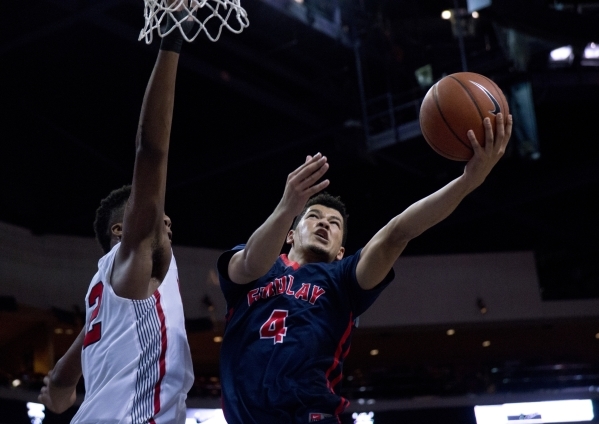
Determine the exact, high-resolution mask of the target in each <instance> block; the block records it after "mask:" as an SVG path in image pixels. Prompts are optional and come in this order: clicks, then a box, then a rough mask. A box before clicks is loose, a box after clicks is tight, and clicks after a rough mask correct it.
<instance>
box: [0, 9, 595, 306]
mask: <svg viewBox="0 0 599 424" xmlns="http://www.w3.org/2000/svg"><path fill="white" fill-rule="evenodd" d="M492 3H493V4H492V5H491V7H488V8H485V9H482V10H481V11H480V16H479V18H478V19H476V20H474V19H472V18H471V17H467V18H465V19H466V21H465V25H464V26H463V27H462V30H463V31H464V32H463V35H464V38H463V41H464V49H463V50H461V49H460V43H459V38H456V32H455V28H456V27H455V26H452V23H451V21H445V20H442V19H441V18H440V15H441V11H442V10H444V9H453V8H455V5H456V4H457V5H458V8H462V9H464V8H466V1H465V0H459V1H457V2H454V1H453V0H434V1H420V0H387V1H385V0H339V1H338V2H334V1H329V0H312V1H309V0H304V3H303V4H299V3H294V2H293V1H292V0H289V1H288V2H286V1H274V0H245V1H242V4H243V6H244V7H245V8H246V9H247V11H248V15H249V18H250V22H251V23H250V27H249V28H248V29H247V30H245V31H244V32H243V33H242V34H239V35H233V34H228V33H225V34H223V36H222V37H221V39H220V40H219V41H217V42H216V43H212V42H209V41H206V40H205V39H198V40H197V41H196V42H194V43H193V44H191V45H186V46H185V47H184V52H183V54H182V57H181V63H180V70H179V74H178V86H177V97H176V106H175V115H174V123H173V134H172V144H171V151H170V162H169V175H168V191H167V204H166V205H167V213H168V214H169V215H170V216H171V218H172V219H173V222H174V227H173V229H174V242H175V243H176V244H181V245H186V246H200V247H208V248H216V249H225V248H228V247H230V246H232V245H235V244H237V243H239V242H243V241H244V240H246V239H247V238H248V237H249V235H250V234H251V232H252V231H253V230H254V229H255V228H256V227H258V226H259V225H260V223H261V222H262V221H263V220H264V219H265V218H266V216H267V215H268V214H269V213H270V212H271V211H272V210H273V209H274V207H275V206H276V204H277V202H278V200H279V198H280V196H281V194H282V192H283V187H284V183H285V179H286V176H287V174H288V173H289V172H290V171H292V170H293V169H294V168H295V167H296V166H298V165H299V164H301V163H302V162H303V160H304V158H305V155H307V154H313V153H316V152H318V151H320V152H323V153H324V154H326V155H327V156H328V158H329V162H330V164H331V169H330V171H329V175H328V177H329V178H330V180H331V182H332V183H331V186H330V189H329V191H330V192H332V193H333V194H339V195H341V196H342V198H343V199H344V200H345V202H346V204H347V206H348V209H349V212H350V236H349V243H348V249H349V251H355V250H356V249H357V248H359V247H360V246H362V245H363V244H364V243H366V242H367V241H368V239H369V238H370V237H371V236H372V235H373V234H374V233H375V232H376V231H377V230H378V229H379V228H380V227H381V226H383V225H384V224H385V223H386V222H387V221H388V220H389V219H391V218H392V217H393V216H394V215H396V214H397V213H399V212H401V211H402V210H403V209H404V208H405V207H407V206H409V205H410V204H411V203H413V202H414V201H416V200H418V199H420V198H422V197H424V196H426V195H428V194H430V193H431V192H433V191H434V190H436V189H438V188H440V187H441V186H443V185H444V184H446V183H447V182H448V181H450V180H451V179H453V178H455V177H456V176H458V175H459V174H460V172H461V170H462V168H463V165H464V164H463V163H456V162H451V161H449V160H446V159H443V158H441V157H440V156H438V155H437V154H436V153H434V152H433V151H432V150H431V149H430V148H429V147H428V145H427V144H426V143H425V141H424V139H423V138H422V137H421V136H420V135H418V134H417V132H416V133H415V134H414V133H412V134H411V135H410V136H405V137H404V138H403V139H401V137H400V139H401V141H398V140H395V139H393V138H392V137H391V138H389V137H387V138H386V139H385V140H386V142H385V143H382V144H380V143H379V144H376V143H373V142H372V139H370V142H369V141H368V140H367V139H366V137H365V131H364V128H365V127H364V121H363V110H364V109H363V103H362V102H361V93H363V95H364V98H365V99H366V100H372V99H375V98H378V97H379V96H384V97H383V99H385V101H387V100H386V99H388V98H392V99H393V104H394V105H395V106H399V105H412V106H411V107H407V108H406V109H402V112H401V113H399V114H396V115H394V118H396V119H398V120H399V121H398V122H399V123H400V124H401V123H408V124H409V123H413V122H416V121H415V119H416V118H417V105H418V101H419V100H420V99H421V98H422V97H423V95H424V93H425V92H426V89H427V87H422V86H420V85H419V83H418V81H417V78H416V76H415V71H416V70H417V69H419V68H422V67H423V66H426V65H430V66H431V68H430V69H432V77H433V80H437V79H439V78H440V77H442V76H443V75H445V74H449V73H453V72H459V71H461V70H463V69H464V65H466V66H467V69H468V70H469V71H473V72H479V73H483V74H485V75H487V76H489V77H491V78H493V79H494V80H495V81H496V82H497V83H498V84H499V85H500V86H501V87H503V88H504V90H505V91H506V93H507V92H508V91H509V90H510V87H512V86H513V85H514V84H517V83H521V82H530V83H531V87H532V92H533V103H534V115H535V117H536V122H537V129H538V140H537V141H538V149H537V147H534V148H533V149H532V150H531V148H530V146H529V145H527V143H526V141H527V140H526V136H521V137H520V139H519V140H518V139H516V138H515V139H514V140H513V141H512V143H511V145H510V150H509V151H508V153H507V154H506V156H505V157H504V158H503V159H502V161H501V162H500V163H499V164H498V166H497V167H496V169H495V170H494V172H493V173H492V174H491V175H490V176H489V178H488V179H487V181H486V182H485V184H484V185H483V186H482V187H480V188H479V189H478V190H477V191H476V192H474V193H473V194H472V195H471V196H470V197H468V198H467V200H466V201H464V203H463V204H462V205H461V206H460V207H459V209H458V210H457V211H456V212H455V213H454V214H453V215H452V216H451V217H450V218H448V219H447V220H446V221H445V222H443V223H441V224H440V225H438V226H437V227H435V228H434V229H432V230H430V231H428V232H427V233H425V234H424V235H422V236H421V237H419V238H418V239H416V240H414V241H413V242H412V243H411V244H410V246H409V247H408V249H407V251H406V252H405V254H408V255H427V254H445V253H447V254H449V253H463V252H490V251H515V250H534V251H535V252H537V257H538V258H539V266H540V272H541V275H544V276H545V277H543V281H541V285H545V287H544V288H545V289H546V290H545V291H544V293H545V296H547V298H555V299H561V298H581V297H582V298H584V297H594V296H597V295H598V294H599V289H598V288H597V286H599V284H597V283H598V279H599V275H598V272H597V267H596V264H595V262H596V261H595V257H596V254H597V253H598V249H597V247H596V243H595V240H596V239H597V237H598V236H599V228H598V225H597V218H596V217H597V216H598V215H599V209H598V206H597V205H598V204H599V202H597V200H596V197H597V193H598V192H599V191H598V189H599V177H598V175H599V173H598V172H597V170H598V169H599V147H598V146H599V143H597V135H596V122H597V121H596V113H597V110H598V109H597V105H596V99H597V98H598V94H599V71H598V70H599V68H596V67H593V66H582V65H581V64H580V60H579V59H580V57H579V53H580V51H581V50H582V49H583V48H584V46H585V45H586V43H588V42H591V41H597V40H598V39H599V37H598V36H597V35H598V34H597V30H596V25H595V24H594V22H595V20H596V18H597V12H596V11H597V7H596V4H595V3H594V2H588V1H579V2H570V1H566V2H557V1H549V0H534V1H526V2H522V1H519V2H516V1H515V0H493V2H492ZM336 5H338V7H339V8H338V13H335V6H336ZM289 8H294V9H293V10H295V11H296V12H297V11H298V10H299V11H300V12H301V11H302V10H303V12H302V13H304V15H301V13H300V14H299V15H297V16H296V17H294V16H292V14H290V13H289V10H290V9H289ZM306 11H308V12H309V13H305V12H306ZM3 13H4V14H5V16H6V17H7V20H6V22H5V24H4V31H3V34H4V36H3V37H2V40H0V63H1V65H0V75H1V76H2V78H1V79H0V81H1V82H0V99H1V100H0V102H1V104H2V110H3V113H2V114H1V115H0V116H1V118H0V119H1V122H2V136H1V139H2V146H3V149H2V159H3V160H2V167H1V168H0V175H1V181H2V191H1V195H0V220H2V221H4V222H8V223H11V224H14V225H18V226H22V227H25V228H29V229H30V230H31V231H32V232H33V233H34V234H49V233H52V234H69V235H77V236H93V231H92V226H91V223H92V221H93V218H94V212H95V209H96V207H97V205H98V203H99V200H100V199H101V198H102V197H103V196H105V195H106V194H107V193H108V192H109V191H110V190H112V189H113V188H116V187H119V186H121V185H123V184H126V183H128V182H129V181H130V178H131V174H132V165H133V154H134V148H133V145H134V143H133V141H134V137H135V131H136V127H137V119H138V116H139V109H140V105H141V100H142V97H143V92H144V89H145V85H146V82H147V80H148V77H149V74H150V72H151V69H152V65H153V62H154V59H155V56H156V52H157V48H158V43H157V42H156V41H155V42H154V43H153V44H151V45H146V44H145V43H143V42H139V41H137V38H138V34H139V30H140V29H141V27H142V26H143V3H142V2H141V1H139V0H136V1H133V0H104V1H102V2H90V1H86V0H33V1H29V2H9V3H7V4H5V5H4V12H3ZM298 13H299V12H298ZM298 16H299V17H298ZM302 16H303V18H302ZM323 19H324V21H327V22H328V24H326V25H325V24H323V22H324V21H323ZM319 23H320V24H319ZM319 25H320V26H319ZM327 25H328V26H327ZM327 30H328V32H329V33H326V32H327ZM331 30H335V31H337V32H333V33H331ZM566 44H570V45H572V46H573V47H574V51H575V54H576V56H575V59H574V61H573V62H572V64H570V65H569V66H566V67H563V68H560V69H550V68H549V67H548V66H547V57H548V54H549V51H550V50H551V49H553V48H555V47H559V46H561V45H566ZM356 53H357V54H358V56H359V60H357V55H356ZM358 62H359V63H360V65H361V66H360V71H361V72H358V68H357V66H356V63H358ZM360 87H362V89H363V91H361V90H360ZM388 93H389V94H390V96H391V97H386V96H387V94H388ZM508 94H509V93H508ZM410 102H415V103H410ZM385 104H386V103H385ZM369 105H370V106H369V107H368V108H367V115H368V116H371V115H373V114H375V113H377V112H381V113H383V117H382V118H381V119H378V120H373V121H371V122H370V123H369V126H368V128H369V133H370V135H376V134H377V132H378V133H381V132H384V130H385V129H388V125H389V122H388V121H386V119H387V117H389V116H390V115H388V113H387V110H386V106H385V107H379V108H378V109H377V106H376V105H377V103H376V102H372V103H369ZM373 105H374V106H373ZM385 114H386V115H385ZM402 120H403V121H402ZM386 126H387V127H386ZM412 129H413V127H412ZM535 152H537V153H539V154H540V156H538V157H537V156H536V155H534V154H533V153H535ZM535 158H536V159H535Z"/></svg>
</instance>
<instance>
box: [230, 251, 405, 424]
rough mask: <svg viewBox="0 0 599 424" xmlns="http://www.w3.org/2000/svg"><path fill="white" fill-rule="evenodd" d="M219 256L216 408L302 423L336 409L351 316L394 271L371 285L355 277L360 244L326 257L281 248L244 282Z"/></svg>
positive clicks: (245, 421)
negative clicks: (222, 313)
mask: <svg viewBox="0 0 599 424" xmlns="http://www.w3.org/2000/svg"><path fill="white" fill-rule="evenodd" d="M243 248H244V245H240V246H237V247H235V249H233V250H231V251H228V252H225V253H223V255H221V257H220V258H219V260H218V271H219V279H220V285H221V289H222V291H223V293H224V295H225V299H226V301H227V310H228V313H227V316H226V327H225V336H224V340H223V345H222V348H221V362H220V363H221V383H222V397H223V409H224V413H225V418H226V420H227V422H228V424H252V423H257V424H265V423H268V424H271V423H273V424H274V423H277V424H278V423H281V424H283V423H308V422H314V421H319V420H321V419H322V418H324V417H329V416H330V417H334V416H336V415H339V414H340V413H341V412H342V411H343V410H344V409H345V408H346V407H347V405H348V404H349V402H348V401H347V400H346V399H344V398H343V397H341V396H340V395H339V388H340V383H341V379H342V373H341V372H342V366H343V360H344V359H345V357H346V355H347V354H348V352H349V347H350V341H351V334H352V331H353V328H354V320H355V319H356V318H357V317H358V316H359V315H360V314H362V313H363V312H364V311H366V309H368V307H369V306H370V305H371V304H372V303H373V302H374V301H375V300H376V298H377V297H378V296H379V294H380V293H381V291H382V290H383V289H384V288H385V287H386V286H387V285H388V284H389V283H390V282H391V280H392V279H393V277H394V273H393V270H391V271H390V272H389V274H388V275H387V276H386V277H385V279H384V280H383V281H382V282H381V283H380V284H379V285H378V286H377V287H375V288H374V289H372V290H363V289H362V288H361V287H360V286H359V284H358V282H357V279H356V266H357V264H358V260H359V258H360V252H361V250H360V251H358V252H357V253H356V254H355V255H352V256H349V257H347V258H344V259H342V260H340V261H335V262H333V263H324V262H319V263H310V264H305V265H303V266H299V264H297V263H295V262H292V261H290V260H289V259H288V258H287V256H286V255H281V256H280V257H279V258H278V259H277V261H276V262H275V264H274V265H273V267H272V268H271V269H270V271H269V272H268V273H267V274H266V275H264V276H263V277H261V278H259V279H258V280H256V281H254V282H251V283H249V284H235V283H233V282H231V281H230V280H229V278H228V272H227V269H228V264H229V261H230V259H231V257H232V256H233V255H234V254H235V253H236V252H237V251H239V250H241V249H243Z"/></svg>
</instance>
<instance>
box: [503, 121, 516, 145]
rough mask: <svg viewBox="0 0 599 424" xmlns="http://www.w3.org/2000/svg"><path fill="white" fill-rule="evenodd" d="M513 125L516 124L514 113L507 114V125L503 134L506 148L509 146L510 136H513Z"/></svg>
mask: <svg viewBox="0 0 599 424" xmlns="http://www.w3.org/2000/svg"><path fill="white" fill-rule="evenodd" d="M513 126H514V118H513V117H512V115H508V116H507V125H506V126H505V134H504V136H503V143H502V145H503V149H504V150H505V148H506V147H507V144H508V142H509V141H510V138H511V137H512V128H513Z"/></svg>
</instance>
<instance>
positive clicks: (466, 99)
mask: <svg viewBox="0 0 599 424" xmlns="http://www.w3.org/2000/svg"><path fill="white" fill-rule="evenodd" d="M499 114H503V117H504V124H505V123H506V119H507V116H508V115H509V106H508V103H507V100H506V98H505V96H504V95H503V92H502V91H501V89H500V88H499V87H498V86H497V85H496V84H495V83H494V82H493V81H491V80H490V79H489V78H487V77H485V76H483V75H480V74H476V73H473V72H458V73H456V74H451V75H448V76H446V77H444V78H442V79H441V80H440V81H438V82H437V83H436V84H435V85H433V86H432V87H431V89H430V90H429V91H428V93H426V96H425V97H424V100H423V101H422V106H421V108H420V128H421V130H422V134H423V135H424V138H425V139H426V141H427V143H428V144H429V145H430V146H431V147H432V148H433V150H435V151H436V152H437V153H439V154H440V155H441V156H444V157H446V158H448V159H451V160H456V161H467V160H469V159H470V158H471V157H472V156H473V154H474V150H473V148H472V145H471V143H470V136H468V135H467V134H468V132H469V131H471V130H472V131H473V132H474V135H475V136H476V139H477V140H478V141H479V143H480V144H481V145H483V146H484V145H485V142H486V138H487V135H486V129H485V126H484V125H483V121H484V120H485V118H488V119H489V120H490V124H491V128H492V129H493V128H495V121H496V116H497V115H499Z"/></svg>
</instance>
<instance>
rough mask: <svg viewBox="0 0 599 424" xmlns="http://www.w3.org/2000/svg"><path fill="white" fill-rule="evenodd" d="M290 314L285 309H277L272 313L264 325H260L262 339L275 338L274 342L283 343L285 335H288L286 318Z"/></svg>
mask: <svg viewBox="0 0 599 424" xmlns="http://www.w3.org/2000/svg"><path fill="white" fill-rule="evenodd" d="M288 314H289V312H288V311H286V310H284V309H275V310H274V311H272V314H270V317H269V318H268V319H267V320H266V322H265V323H264V324H262V327H260V338H261V339H274V340H273V344H276V343H283V337H285V336H286V335H287V327H285V319H286V318H287V315H288Z"/></svg>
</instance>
